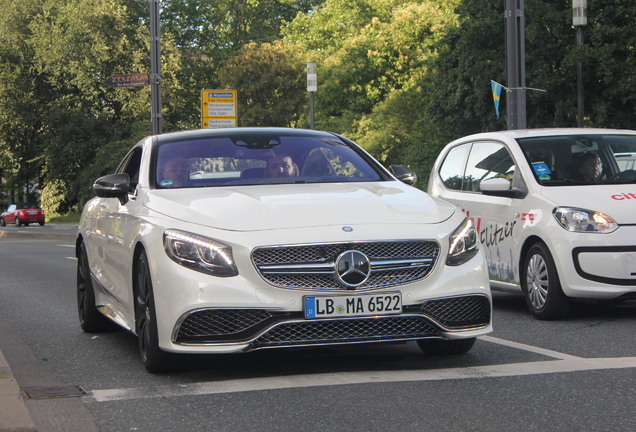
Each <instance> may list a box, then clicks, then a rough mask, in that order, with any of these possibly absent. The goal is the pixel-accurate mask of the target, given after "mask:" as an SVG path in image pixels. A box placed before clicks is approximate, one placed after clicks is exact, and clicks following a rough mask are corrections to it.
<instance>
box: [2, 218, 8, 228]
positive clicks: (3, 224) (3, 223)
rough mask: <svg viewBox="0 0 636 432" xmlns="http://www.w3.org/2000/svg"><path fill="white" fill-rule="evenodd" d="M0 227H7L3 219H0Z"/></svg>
mask: <svg viewBox="0 0 636 432" xmlns="http://www.w3.org/2000/svg"><path fill="white" fill-rule="evenodd" d="M0 225H1V226H7V223H6V222H5V221H4V218H0Z"/></svg>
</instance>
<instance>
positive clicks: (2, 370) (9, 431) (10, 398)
mask: <svg viewBox="0 0 636 432" xmlns="http://www.w3.org/2000/svg"><path fill="white" fill-rule="evenodd" d="M36 430H37V429H36V428H35V424H34V423H33V420H32V419H31V416H30V414H29V411H28V409H27V407H26V405H25V403H24V399H23V398H22V393H21V392H20V387H19V386H18V383H17V381H16V380H15V378H14V377H13V374H12V373H11V368H10V367H9V364H8V363H7V360H6V359H5V358H4V356H3V355H2V351H0V431H5V432H27V431H29V432H32V431H36Z"/></svg>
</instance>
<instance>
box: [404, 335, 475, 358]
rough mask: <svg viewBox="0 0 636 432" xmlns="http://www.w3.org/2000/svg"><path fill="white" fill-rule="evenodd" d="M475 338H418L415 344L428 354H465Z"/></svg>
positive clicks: (473, 343)
mask: <svg viewBox="0 0 636 432" xmlns="http://www.w3.org/2000/svg"><path fill="white" fill-rule="evenodd" d="M475 340H476V338H468V339H453V340H445V339H419V340H418V341H417V345H418V346H419V347H420V349H421V350H422V351H423V352H424V353H425V354H429V355H457V354H465V353H467V352H468V351H470V349H471V348H472V347H473V345H475Z"/></svg>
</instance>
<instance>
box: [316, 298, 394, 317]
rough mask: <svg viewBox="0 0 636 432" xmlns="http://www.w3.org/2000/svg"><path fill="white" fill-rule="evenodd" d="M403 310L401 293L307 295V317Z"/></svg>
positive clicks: (389, 312)
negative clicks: (331, 295)
mask: <svg viewBox="0 0 636 432" xmlns="http://www.w3.org/2000/svg"><path fill="white" fill-rule="evenodd" d="M401 312H402V295H401V294H400V293H385V294H362V295H352V296H333V297H322V296H319V297H305V318H331V317H350V316H364V315H391V314H398V313H401Z"/></svg>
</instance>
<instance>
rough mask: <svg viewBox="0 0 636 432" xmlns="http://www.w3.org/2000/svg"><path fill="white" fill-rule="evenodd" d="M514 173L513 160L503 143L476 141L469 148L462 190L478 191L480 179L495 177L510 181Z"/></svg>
mask: <svg viewBox="0 0 636 432" xmlns="http://www.w3.org/2000/svg"><path fill="white" fill-rule="evenodd" d="M514 174H515V163H514V160H513V159H512V156H511V155H510V151H508V149H507V148H506V147H505V146H504V145H503V144H499V143H494V142H477V143H474V144H473V146H472V148H471V150H470V156H469V157H468V163H467V164H466V175H465V177H464V184H463V187H462V190H465V191H472V192H480V190H481V189H480V188H479V184H480V183H481V182H482V181H484V180H488V179H491V178H497V177H499V178H505V179H508V180H510V181H512V179H513V177H514Z"/></svg>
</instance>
